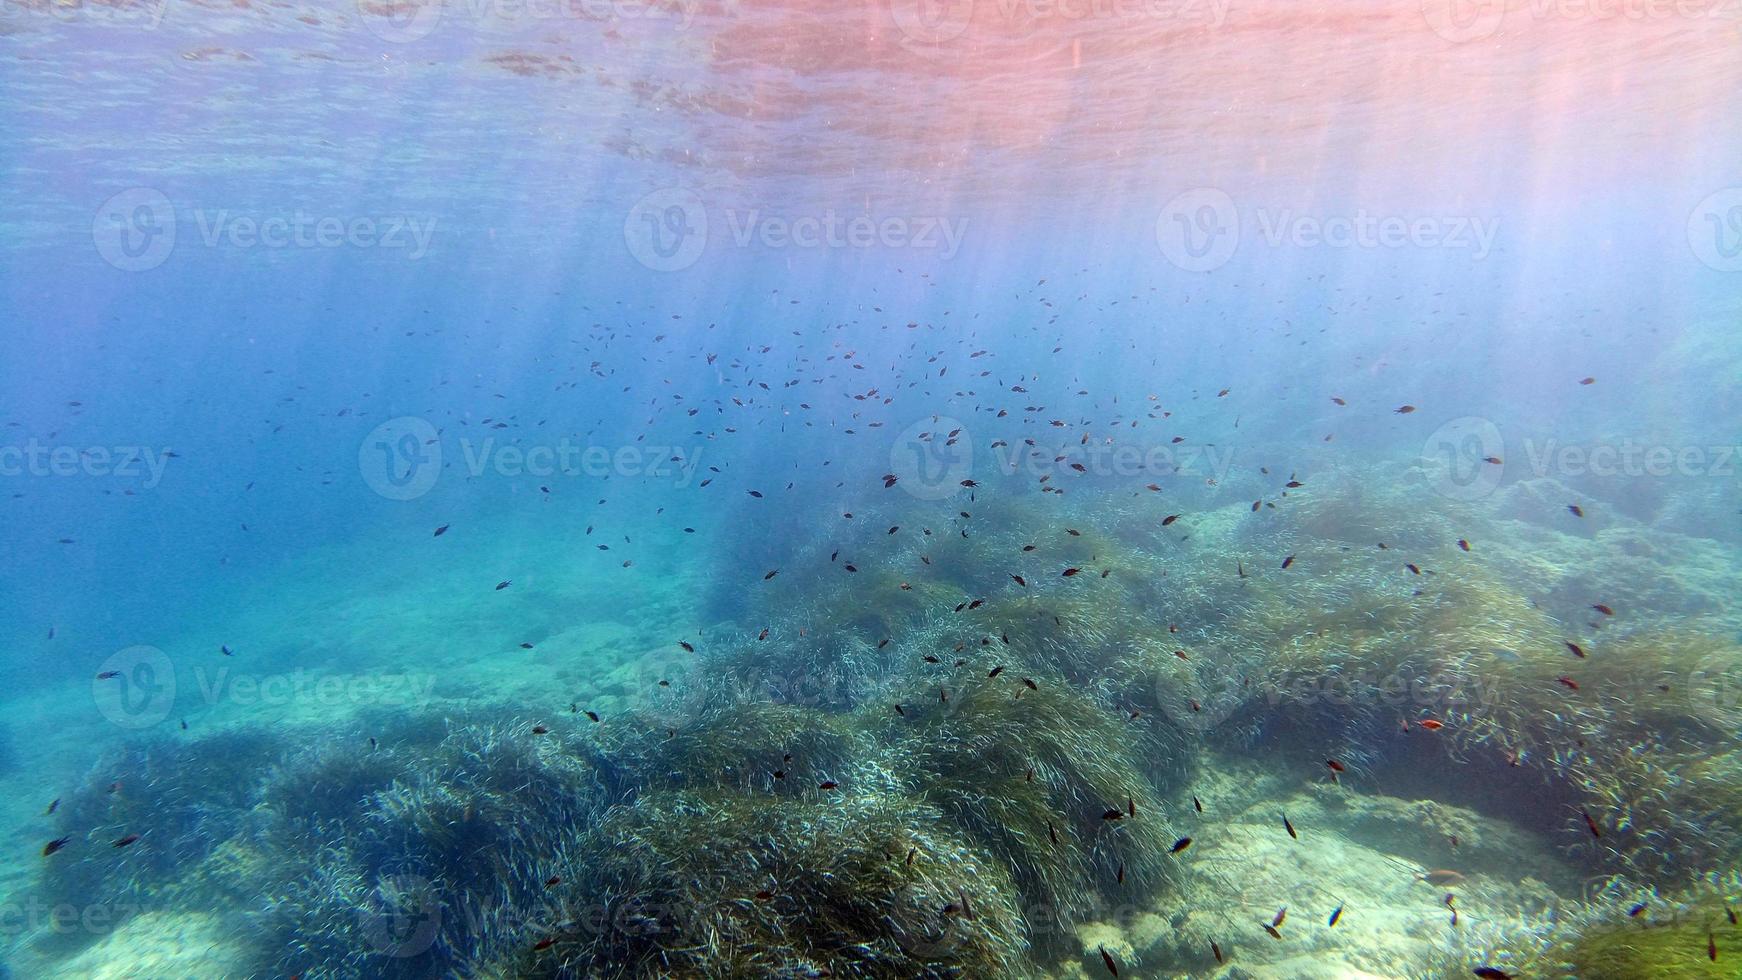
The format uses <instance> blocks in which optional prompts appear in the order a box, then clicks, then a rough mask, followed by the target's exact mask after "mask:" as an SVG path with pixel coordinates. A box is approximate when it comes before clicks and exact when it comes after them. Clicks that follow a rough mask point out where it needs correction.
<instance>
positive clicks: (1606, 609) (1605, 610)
mask: <svg viewBox="0 0 1742 980" xmlns="http://www.w3.org/2000/svg"><path fill="white" fill-rule="evenodd" d="M1591 608H1592V609H1595V610H1597V611H1598V612H1600V613H1602V614H1603V615H1605V616H1613V615H1615V610H1613V609H1610V608H1609V607H1608V606H1605V605H1603V604H1602V603H1601V602H1597V603H1592V604H1591Z"/></svg>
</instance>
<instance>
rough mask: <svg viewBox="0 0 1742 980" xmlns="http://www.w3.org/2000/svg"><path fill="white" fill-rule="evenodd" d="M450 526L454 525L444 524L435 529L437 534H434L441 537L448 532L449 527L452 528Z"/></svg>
mask: <svg viewBox="0 0 1742 980" xmlns="http://www.w3.org/2000/svg"><path fill="white" fill-rule="evenodd" d="M450 527H453V525H452V524H443V525H442V526H441V527H438V528H436V529H435V534H434V535H433V536H434V537H438V538H439V537H441V536H442V535H444V534H446V533H448V528H450Z"/></svg>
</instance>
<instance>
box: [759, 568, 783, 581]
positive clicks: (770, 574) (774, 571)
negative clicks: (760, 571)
mask: <svg viewBox="0 0 1742 980" xmlns="http://www.w3.org/2000/svg"><path fill="white" fill-rule="evenodd" d="M779 574H780V569H778V568H771V569H769V570H768V574H767V575H764V576H762V581H764V582H766V581H768V580H769V579H771V578H773V577H774V576H776V575H779Z"/></svg>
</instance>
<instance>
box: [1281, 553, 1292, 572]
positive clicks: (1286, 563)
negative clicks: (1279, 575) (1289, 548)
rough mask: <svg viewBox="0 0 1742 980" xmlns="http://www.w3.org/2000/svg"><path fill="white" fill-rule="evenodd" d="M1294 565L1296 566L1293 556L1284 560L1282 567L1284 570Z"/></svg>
mask: <svg viewBox="0 0 1742 980" xmlns="http://www.w3.org/2000/svg"><path fill="white" fill-rule="evenodd" d="M1292 564H1294V556H1293V555H1289V556H1288V557H1287V558H1284V559H1283V560H1282V567H1283V568H1284V569H1287V568H1288V566H1290V565H1292Z"/></svg>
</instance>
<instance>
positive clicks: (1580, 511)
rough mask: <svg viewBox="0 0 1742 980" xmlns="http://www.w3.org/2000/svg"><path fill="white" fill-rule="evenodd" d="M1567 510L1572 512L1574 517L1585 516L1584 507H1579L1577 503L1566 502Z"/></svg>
mask: <svg viewBox="0 0 1742 980" xmlns="http://www.w3.org/2000/svg"><path fill="white" fill-rule="evenodd" d="M1567 512H1568V513H1570V514H1572V515H1573V516H1574V517H1584V516H1585V509H1584V508H1583V507H1580V506H1579V505H1578V504H1568V505H1567Z"/></svg>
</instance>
